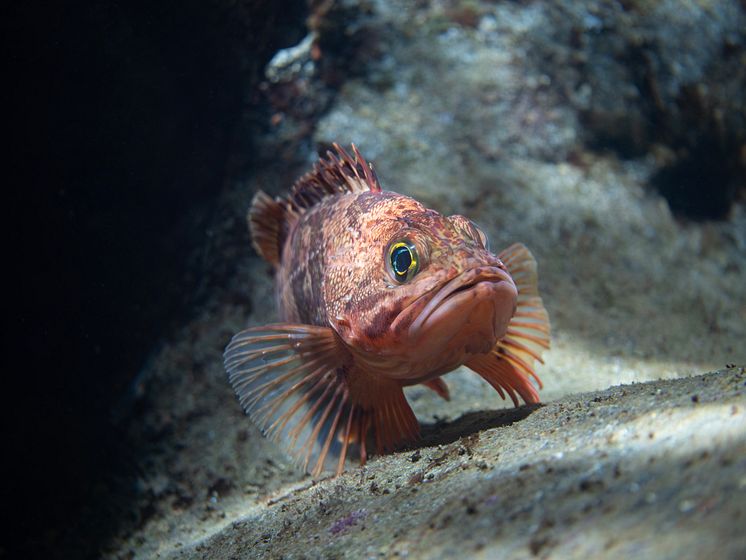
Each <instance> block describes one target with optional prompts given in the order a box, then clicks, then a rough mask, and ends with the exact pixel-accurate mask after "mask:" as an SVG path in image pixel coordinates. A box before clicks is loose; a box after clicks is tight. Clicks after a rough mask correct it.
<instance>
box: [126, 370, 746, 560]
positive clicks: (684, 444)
mask: <svg viewBox="0 0 746 560" xmlns="http://www.w3.org/2000/svg"><path fill="white" fill-rule="evenodd" d="M215 507H216V509H217V510H221V509H222V506H221V505H220V503H218V504H217V505H216V506H215ZM228 510H229V511H230V510H231V508H228ZM225 513H226V516H225V519H223V520H221V521H220V522H218V523H215V524H214V525H213V526H212V527H209V528H207V529H206V530H205V532H204V536H200V537H199V538H197V539H195V540H193V541H189V540H187V539H186V538H185V537H186V535H184V534H182V533H179V532H176V533H174V534H172V535H170V539H169V540H168V541H165V542H160V543H158V542H156V541H151V542H149V543H148V544H147V546H145V547H144V548H143V549H142V550H141V551H140V555H142V556H143V557H146V556H153V555H158V556H159V557H163V558H204V557H209V558H216V559H217V558H220V559H222V558H225V559H228V558H239V557H257V558H258V557H261V558H309V557H310V558H319V557H325V558H336V557H348V558H361V557H410V558H446V557H450V558H453V557H458V556H463V555H465V554H466V555H469V556H470V557H472V556H473V557H476V558H526V557H540V558H546V557H561V558H588V557H606V558H630V557H632V556H635V557H639V558H681V557H689V558H692V557H700V558H712V557H718V558H733V559H735V558H741V557H743V554H744V553H745V552H746V536H745V535H744V533H743V524H744V521H745V520H746V372H745V371H744V369H743V368H736V367H734V368H731V369H728V370H723V371H720V372H716V373H710V374H706V375H702V376H696V377H691V378H687V379H679V380H674V381H659V382H652V383H644V384H634V385H624V386H620V387H615V388H612V389H608V390H605V391H600V392H595V393H584V394H581V395H576V396H571V397H566V398H563V399H560V400H558V401H555V402H552V403H549V404H547V405H545V406H541V407H536V408H527V407H524V408H521V409H516V410H513V411H508V412H506V411H502V412H482V413H475V414H471V415H468V416H466V417H464V418H462V419H460V420H458V421H456V422H454V423H450V424H448V425H446V426H443V427H441V429H439V430H437V431H435V430H433V434H432V435H431V436H430V438H429V440H426V441H425V442H423V444H422V446H421V447H418V448H416V449H410V450H407V451H403V452H400V453H397V454H394V455H390V456H387V457H381V458H378V459H375V460H373V461H371V462H370V463H369V464H368V465H367V466H366V467H364V468H362V469H361V468H353V469H350V471H348V472H347V473H345V474H344V475H342V476H341V477H339V478H335V479H328V480H324V481H321V482H319V483H316V484H313V483H312V482H310V481H308V482H306V483H303V484H301V485H294V486H289V487H287V486H286V487H284V488H282V489H280V490H279V491H278V492H276V493H275V494H273V495H272V496H270V497H269V498H265V499H263V500H261V501H260V502H259V503H257V504H255V505H247V506H246V507H245V508H244V510H243V511H240V510H239V511H236V510H233V511H230V513H229V512H227V511H226V512H225ZM138 556H139V555H138Z"/></svg>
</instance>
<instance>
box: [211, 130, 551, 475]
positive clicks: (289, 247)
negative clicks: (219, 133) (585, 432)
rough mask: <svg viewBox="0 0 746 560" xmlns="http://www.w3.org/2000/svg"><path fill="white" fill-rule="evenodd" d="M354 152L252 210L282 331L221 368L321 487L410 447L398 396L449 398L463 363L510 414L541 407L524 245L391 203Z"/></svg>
mask: <svg viewBox="0 0 746 560" xmlns="http://www.w3.org/2000/svg"><path fill="white" fill-rule="evenodd" d="M352 152H353V154H352V155H351V154H349V153H348V152H346V151H345V150H344V149H342V148H341V147H340V146H338V145H337V144H334V149H333V150H331V151H329V152H327V157H326V159H321V160H320V161H319V162H318V163H317V164H316V165H315V167H314V169H313V171H311V172H310V173H308V174H306V175H304V176H303V177H301V178H300V179H299V180H298V181H297V182H296V183H295V185H294V186H293V188H292V190H291V192H290V194H289V195H288V196H287V197H277V198H275V199H272V198H270V197H269V196H267V195H266V194H265V193H263V192H261V191H259V192H258V193H257V194H256V196H255V197H254V200H253V202H252V206H251V210H250V211H249V226H250V229H251V235H252V239H253V243H254V247H255V248H256V250H257V251H258V253H259V254H260V255H261V256H262V257H263V258H264V259H266V260H267V261H268V262H269V263H271V264H272V265H273V266H274V270H275V281H276V289H277V303H278V310H279V314H280V321H281V322H280V323H275V324H269V325H266V326H261V327H252V328H249V329H246V330H244V331H241V332H239V333H238V334H236V336H234V337H233V339H232V340H231V342H230V344H228V347H227V348H226V350H225V355H224V358H225V368H226V370H227V372H228V376H229V380H230V382H231V384H232V385H233V388H234V389H235V391H236V394H237V395H238V398H239V401H240V403H241V405H242V406H243V408H244V409H245V410H246V412H247V414H248V415H249V416H250V417H251V418H252V420H254V421H255V422H256V423H257V424H258V425H259V426H260V427H261V428H262V430H263V432H264V433H265V434H266V435H269V436H270V437H273V438H274V439H275V440H276V441H278V442H279V443H280V444H282V445H283V446H284V447H285V448H286V449H287V450H288V451H289V452H290V453H291V454H293V455H295V456H296V457H297V458H299V459H300V461H301V463H302V465H303V468H304V469H306V470H309V471H311V472H312V473H313V474H314V476H317V475H319V474H320V473H321V472H323V471H325V470H335V471H336V472H337V473H340V472H342V471H343V469H344V464H345V458H346V457H347V455H348V454H351V453H352V452H353V450H354V452H356V453H357V454H358V455H359V457H360V461H361V463H364V462H365V460H366V458H367V456H368V450H369V449H371V448H372V447H373V446H375V451H376V452H378V453H383V452H388V451H391V450H394V449H396V448H397V447H399V446H401V445H402V444H405V443H407V442H411V441H413V440H415V439H416V438H417V437H418V435H419V424H418V422H417V419H416V417H415V415H414V413H413V412H412V409H411V408H410V406H409V404H408V403H407V400H406V398H405V396H404V392H403V388H404V387H406V386H410V385H416V384H420V383H421V384H423V385H425V386H427V387H429V388H430V389H432V390H434V391H435V392H436V393H437V394H438V395H440V396H441V397H443V398H445V399H448V398H449V392H448V387H447V386H446V384H445V382H444V381H443V380H442V379H441V376H442V375H443V374H446V373H448V372H449V371H452V370H453V369H455V368H457V367H459V366H461V365H466V366H467V367H469V368H470V369H472V370H474V371H475V372H476V373H478V374H479V375H481V376H482V377H483V378H484V379H485V380H487V381H488V382H489V383H490V385H492V387H494V388H495V390H496V391H497V392H498V393H499V394H500V396H501V397H502V398H505V396H506V395H507V396H509V397H510V398H511V399H512V401H513V403H514V404H515V405H516V406H518V404H519V401H518V397H519V396H520V398H522V399H523V400H524V401H525V402H526V403H536V402H539V396H538V393H537V391H536V389H535V388H534V385H533V384H532V382H531V378H533V380H534V381H535V382H536V384H537V385H538V386H539V387H541V381H540V380H539V378H538V377H537V376H536V375H535V373H534V368H533V366H534V361H535V360H538V361H541V353H542V350H543V349H546V348H548V347H549V319H548V316H547V313H546V310H545V309H544V306H543V303H542V301H541V297H540V296H539V292H538V288H537V275H536V261H535V260H534V258H533V256H532V255H531V253H530V252H529V251H528V249H526V247H524V246H523V245H521V244H515V245H511V246H510V247H508V248H507V249H505V250H504V251H502V252H501V253H499V254H497V255H496V254H494V253H492V252H490V249H489V245H488V241H487V237H486V235H485V234H484V232H483V231H482V230H481V229H479V228H478V227H477V226H476V225H475V224H474V223H473V222H471V221H470V220H468V219H467V218H465V217H463V216H448V217H446V216H443V215H441V214H439V213H437V212H435V211H434V210H429V209H427V208H425V207H424V206H423V205H422V204H420V203H419V202H417V201H416V200H414V199H412V198H409V197H407V196H403V195H400V194H396V193H393V192H388V191H384V190H382V189H381V186H380V184H379V181H378V179H377V177H376V175H375V172H374V171H373V167H372V166H371V165H370V164H369V163H367V162H366V161H365V160H364V159H363V157H362V156H361V155H360V153H359V152H358V150H357V149H356V148H355V146H354V145H353V146H352Z"/></svg>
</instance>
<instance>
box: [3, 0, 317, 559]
mask: <svg viewBox="0 0 746 560" xmlns="http://www.w3.org/2000/svg"><path fill="white" fill-rule="evenodd" d="M306 9H307V8H306V4H305V2H303V1H292V2H271V1H269V0H265V1H259V2H248V1H243V2H242V1H239V2H220V1H218V0H215V1H209V2H203V1H197V0H194V1H192V0H189V1H187V2H182V3H179V4H178V5H171V4H165V3H158V2H155V3H153V2H146V1H142V0H136V1H134V2H124V3H120V2H113V1H111V0H98V1H93V2H71V3H64V4H60V5H47V4H44V5H42V4H41V3H36V2H28V3H22V4H14V5H13V7H12V8H9V10H10V11H11V12H12V13H10V14H9V17H8V18H7V19H6V23H7V24H8V28H9V29H11V30H12V32H11V34H10V35H9V37H8V40H9V42H10V44H11V46H12V48H11V57H10V59H11V60H10V62H11V67H12V73H13V77H12V79H9V80H8V83H9V84H12V85H10V86H9V91H10V98H11V99H10V103H9V104H8V107H10V108H11V113H12V114H11V122H10V134H9V138H11V139H12V144H13V151H12V152H11V154H10V157H9V158H8V159H9V164H8V168H7V169H6V181H5V182H4V183H5V185H6V204H7V206H6V208H7V213H9V214H11V216H10V218H11V219H10V226H9V228H8V229H9V231H10V233H9V235H8V236H7V237H6V240H7V242H8V247H9V251H10V255H9V257H8V262H12V263H13V268H14V270H16V271H19V274H18V276H17V283H18V288H19V289H18V291H17V293H14V295H13V297H12V298H10V314H9V315H10V317H11V338H10V339H9V340H8V339H6V343H7V346H8V347H10V348H11V349H12V353H13V355H17V356H18V359H17V360H14V361H13V362H12V363H11V367H10V368H9V371H14V372H16V373H15V379H16V381H17V382H18V384H19V388H18V390H15V391H7V393H12V394H14V395H15V397H14V399H13V401H12V403H11V407H10V410H9V412H10V414H11V416H12V418H13V428H12V433H11V434H10V436H9V437H8V443H9V444H10V445H8V446H7V447H6V450H5V453H4V456H5V457H9V458H12V460H11V461H10V466H11V469H12V471H13V472H12V475H11V476H9V477H7V479H6V480H5V481H4V484H3V490H2V498H3V503H5V504H14V506H13V508H12V511H9V508H4V510H5V511H4V515H8V516H11V519H8V520H7V523H6V530H7V528H8V527H9V526H11V525H15V526H17V527H18V526H20V527H19V528H18V530H17V531H15V532H14V537H13V539H12V540H11V541H8V540H4V542H3V544H2V549H0V556H2V555H3V554H9V555H10V556H14V555H17V556H18V557H66V558H67V557H96V556H98V552H99V549H100V547H101V546H104V544H105V543H106V541H107V539H108V537H109V536H110V535H111V534H112V533H113V532H115V531H117V530H118V529H117V527H118V526H119V525H122V524H127V523H133V522H136V520H132V519H124V518H123V517H122V513H123V512H125V511H128V508H127V504H128V500H129V499H131V496H132V495H133V493H134V492H133V485H134V481H135V479H136V478H137V476H138V475H139V473H137V472H135V471H134V465H135V461H134V460H133V458H132V452H133V450H132V449H130V448H129V447H128V445H127V441H126V436H125V434H123V433H122V431H121V430H122V428H117V427H115V426H114V424H113V423H112V420H111V412H112V409H113V407H114V405H115V404H116V403H117V402H119V401H120V400H121V398H122V396H123V395H124V394H125V393H126V391H127V389H128V387H129V386H130V384H131V383H132V381H133V379H134V378H135V376H136V375H137V372H138V371H140V369H141V368H142V367H143V364H144V362H145V360H146V359H147V356H148V355H149V353H150V352H152V351H153V349H154V348H156V347H157V345H158V344H159V341H162V340H163V338H164V337H167V336H168V333H169V332H173V330H174V329H175V328H178V326H179V325H180V324H182V323H183V322H184V321H185V320H186V319H187V318H188V317H189V316H190V314H191V313H192V312H193V311H192V310H193V309H194V306H195V304H196V301H195V296H194V294H195V293H196V292H197V290H196V289H195V286H197V285H198V284H199V282H200V278H199V269H198V268H196V267H194V266H193V263H192V261H193V260H194V254H195V253H196V252H197V248H198V247H199V246H201V245H203V244H204V238H205V228H206V224H208V223H209V221H210V220H211V219H212V213H213V212H214V208H215V205H216V200H217V197H218V195H219V194H220V192H221V190H222V188H223V185H224V183H225V181H226V180H228V179H229V178H230V177H229V176H228V175H227V173H231V174H234V173H238V172H244V171H246V169H247V168H250V165H251V159H250V158H246V157H242V158H241V161H242V162H243V164H244V165H243V167H242V168H236V167H235V166H232V165H231V164H232V161H233V157H234V156H233V151H234V150H235V149H237V148H236V143H235V139H236V138H237V137H239V136H246V135H248V136H250V135H251V133H252V128H251V122H253V121H261V120H262V119H263V118H264V117H263V116H262V115H261V112H260V110H259V109H257V108H256V107H252V106H247V105H246V100H247V99H251V98H252V95H251V91H252V90H253V89H255V88H256V85H257V83H258V80H259V79H260V77H261V71H262V69H263V67H264V65H265V64H266V62H267V61H268V60H269V58H270V57H271V56H272V54H273V53H274V52H275V51H276V50H277V49H278V48H283V47H286V46H288V45H291V44H293V43H295V42H296V41H297V40H298V39H299V38H300V37H302V36H303V34H304V33H305V25H304V18H305V17H306ZM252 112H255V113H256V116H255V117H253V121H252V119H250V118H246V115H247V114H251V113H252ZM238 149H241V150H247V151H248V152H249V153H251V143H250V142H248V143H246V142H244V143H243V144H242V145H240V146H238ZM8 171H9V173H8ZM7 177H9V178H7ZM6 223H7V221H6ZM145 513H146V512H145Z"/></svg>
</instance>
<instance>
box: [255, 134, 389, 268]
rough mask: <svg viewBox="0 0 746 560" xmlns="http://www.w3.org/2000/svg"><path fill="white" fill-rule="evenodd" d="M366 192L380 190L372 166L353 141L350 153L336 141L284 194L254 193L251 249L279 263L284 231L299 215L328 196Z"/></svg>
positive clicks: (285, 233)
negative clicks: (274, 196)
mask: <svg viewBox="0 0 746 560" xmlns="http://www.w3.org/2000/svg"><path fill="white" fill-rule="evenodd" d="M366 191H371V192H380V191H381V185H380V183H379V182H378V177H376V172H375V171H374V170H373V166H372V165H371V164H370V163H368V162H367V161H365V158H363V156H362V155H361V154H360V152H359V151H358V149H357V147H356V146H355V144H352V155H350V154H349V153H348V152H347V151H346V150H345V149H344V148H342V147H341V146H340V145H339V144H337V143H334V144H332V149H331V150H329V151H327V152H326V159H324V158H320V159H319V161H317V162H316V164H315V165H314V167H313V170H312V171H310V172H309V173H306V174H305V175H303V176H302V177H301V178H300V179H298V180H297V181H296V182H295V184H294V185H293V187H292V188H291V189H290V194H288V195H287V196H286V197H276V198H275V199H274V200H273V199H272V198H270V197H269V196H268V195H267V194H265V193H264V192H262V191H258V192H257V193H256V195H255V196H254V199H253V201H252V203H251V209H250V210H249V215H248V221H249V230H250V231H251V238H252V241H253V243H254V248H255V249H256V251H257V252H258V253H259V254H260V255H261V256H262V257H263V258H264V259H265V260H266V261H268V262H270V263H271V264H273V265H274V266H278V265H279V264H280V259H281V258H282V246H283V244H284V243H285V237H286V236H287V232H288V231H289V229H290V226H291V225H292V224H293V223H294V222H295V221H296V220H297V219H298V216H300V215H301V214H302V213H303V212H305V211H306V210H308V209H309V208H312V207H313V206H315V205H316V204H318V203H319V202H320V201H321V200H323V199H324V198H327V197H329V196H336V195H340V194H346V193H361V192H366Z"/></svg>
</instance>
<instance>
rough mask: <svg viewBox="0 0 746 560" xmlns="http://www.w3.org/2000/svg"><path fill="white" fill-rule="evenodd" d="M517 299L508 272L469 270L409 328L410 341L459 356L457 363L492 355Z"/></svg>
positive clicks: (437, 295)
mask: <svg viewBox="0 0 746 560" xmlns="http://www.w3.org/2000/svg"><path fill="white" fill-rule="evenodd" d="M517 297H518V290H517V289H516V286H515V283H514V282H513V279H512V278H511V276H510V274H509V273H508V272H507V271H506V270H503V269H502V268H498V267H492V266H489V267H477V268H473V269H470V270H467V271H465V272H463V273H461V274H459V275H458V276H456V277H455V278H453V279H451V280H450V281H449V282H448V283H446V284H445V285H444V286H443V287H442V288H440V289H439V290H438V291H437V292H436V293H435V294H434V295H433V296H432V297H431V298H430V299H429V301H428V302H427V304H426V305H425V306H424V308H423V309H422V310H421V311H420V313H419V314H418V315H417V317H416V318H415V319H414V321H413V322H412V323H411V325H410V326H409V330H408V337H409V339H410V341H411V342H412V343H415V344H418V345H423V346H426V347H427V348H428V349H430V350H431V351H432V352H434V353H442V352H446V353H449V354H460V356H456V355H454V361H459V360H460V359H462V358H463V356H464V355H466V354H479V353H486V352H489V351H490V350H491V349H492V348H493V347H494V346H495V344H496V343H497V341H498V340H499V339H500V338H502V337H503V336H504V335H505V332H506V330H507V328H508V323H509V322H510V319H511V318H512V317H513V313H514V312H515V306H516V301H517ZM449 361H450V360H449ZM457 365H458V364H457Z"/></svg>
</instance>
